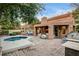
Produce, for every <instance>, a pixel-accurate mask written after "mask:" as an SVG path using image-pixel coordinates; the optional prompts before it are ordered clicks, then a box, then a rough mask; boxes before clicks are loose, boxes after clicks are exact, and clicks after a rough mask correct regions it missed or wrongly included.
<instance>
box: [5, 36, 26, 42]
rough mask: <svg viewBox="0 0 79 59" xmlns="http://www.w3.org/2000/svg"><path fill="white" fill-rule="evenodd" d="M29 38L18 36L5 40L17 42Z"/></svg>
mask: <svg viewBox="0 0 79 59" xmlns="http://www.w3.org/2000/svg"><path fill="white" fill-rule="evenodd" d="M26 38H27V37H22V36H18V37H17V36H16V37H10V38H6V39H4V41H16V40H21V39H26Z"/></svg>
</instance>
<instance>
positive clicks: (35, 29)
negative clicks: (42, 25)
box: [34, 27, 36, 36]
mask: <svg viewBox="0 0 79 59" xmlns="http://www.w3.org/2000/svg"><path fill="white" fill-rule="evenodd" d="M34 36H36V27H34Z"/></svg>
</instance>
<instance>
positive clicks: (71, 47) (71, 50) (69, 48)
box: [63, 41, 79, 56]
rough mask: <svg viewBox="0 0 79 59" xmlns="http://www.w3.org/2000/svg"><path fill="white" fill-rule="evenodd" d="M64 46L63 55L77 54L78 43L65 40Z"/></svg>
mask: <svg viewBox="0 0 79 59" xmlns="http://www.w3.org/2000/svg"><path fill="white" fill-rule="evenodd" d="M63 46H64V47H65V56H79V43H78V42H72V41H67V42H66V43H64V44H63Z"/></svg>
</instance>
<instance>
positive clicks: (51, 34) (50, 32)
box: [48, 25, 54, 39]
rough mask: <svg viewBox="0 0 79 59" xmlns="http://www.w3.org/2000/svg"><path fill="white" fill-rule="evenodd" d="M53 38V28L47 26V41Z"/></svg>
mask: <svg viewBox="0 0 79 59" xmlns="http://www.w3.org/2000/svg"><path fill="white" fill-rule="evenodd" d="M53 38H54V26H53V25H49V26H48V39H53Z"/></svg>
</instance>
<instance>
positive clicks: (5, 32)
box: [0, 30, 9, 35]
mask: <svg viewBox="0 0 79 59" xmlns="http://www.w3.org/2000/svg"><path fill="white" fill-rule="evenodd" d="M8 34H9V31H8V30H2V31H1V32H0V35H8Z"/></svg>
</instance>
